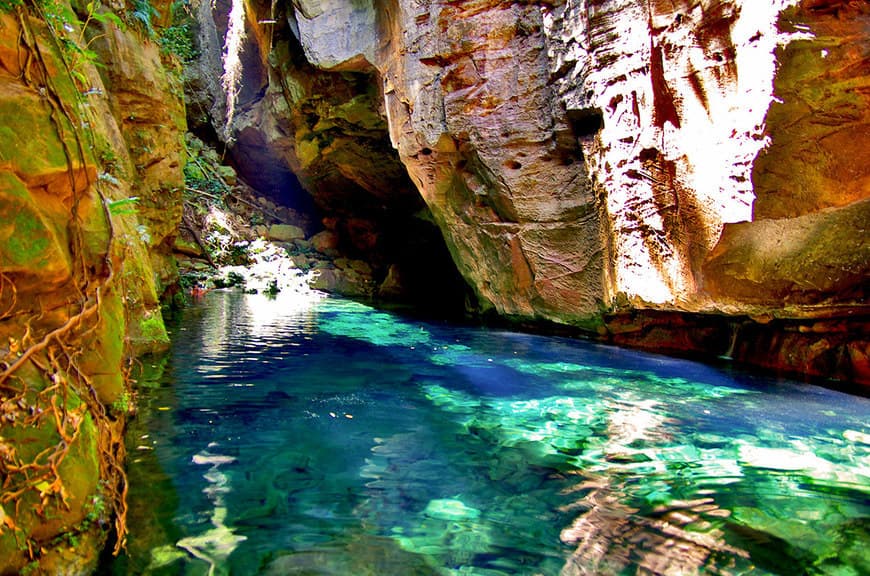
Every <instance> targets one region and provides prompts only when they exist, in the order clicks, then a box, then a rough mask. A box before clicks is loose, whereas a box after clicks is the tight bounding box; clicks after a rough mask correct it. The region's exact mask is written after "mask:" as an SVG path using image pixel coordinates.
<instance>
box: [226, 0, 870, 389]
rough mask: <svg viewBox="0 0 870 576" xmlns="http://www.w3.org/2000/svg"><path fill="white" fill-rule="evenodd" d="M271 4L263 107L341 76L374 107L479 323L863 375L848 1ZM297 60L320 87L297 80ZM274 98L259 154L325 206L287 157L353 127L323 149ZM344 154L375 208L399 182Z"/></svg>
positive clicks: (853, 16) (862, 65)
mask: <svg viewBox="0 0 870 576" xmlns="http://www.w3.org/2000/svg"><path fill="white" fill-rule="evenodd" d="M285 9H286V14H279V16H283V20H282V18H279V21H281V22H279V24H280V25H276V26H278V27H277V28H275V32H276V34H277V36H276V37H278V36H281V34H284V35H285V36H289V38H288V40H287V41H288V46H291V47H293V46H299V48H297V49H295V50H292V49H291V50H289V51H288V52H287V53H284V54H283V55H282V53H279V52H276V51H274V50H273V51H272V56H271V58H273V59H274V61H273V62H272V64H271V70H272V72H271V74H272V76H271V77H270V80H269V86H270V88H268V89H267V91H266V93H267V94H270V93H275V92H274V91H275V88H273V87H272V86H274V84H275V82H278V81H280V82H284V85H283V87H282V92H283V93H284V98H283V99H280V100H278V101H277V102H278V104H280V105H281V106H283V105H284V103H286V102H291V101H292V98H287V96H286V95H287V94H299V93H304V94H305V100H306V101H308V102H323V101H328V100H329V99H330V98H332V96H331V95H332V94H335V93H341V90H342V88H340V86H342V82H343V81H344V80H340V79H345V78H346V75H347V74H352V75H354V74H355V75H357V76H355V78H356V79H357V81H361V82H369V83H370V89H369V91H368V92H367V93H366V96H365V100H364V101H363V100H360V99H357V100H355V102H356V103H358V104H359V105H360V106H361V107H362V108H368V110H369V112H370V113H371V114H375V116H366V115H365V114H362V113H361V112H360V111H359V110H358V112H359V114H356V115H355V116H354V117H355V118H357V119H359V118H371V122H370V124H369V128H370V129H371V131H370V132H369V134H371V135H372V136H374V134H375V133H376V132H377V130H381V129H383V128H382V126H383V127H385V128H386V129H387V130H388V132H389V141H390V143H391V145H392V147H393V148H394V149H395V151H396V153H397V155H398V158H399V159H400V161H401V163H402V164H403V165H404V169H405V170H406V171H407V173H408V175H410V178H411V180H412V181H413V183H414V185H415V186H416V189H417V190H418V191H419V194H420V196H421V197H422V198H423V200H424V201H425V202H426V205H427V206H428V208H429V210H430V211H431V214H432V216H433V219H434V221H435V222H436V223H437V225H438V226H439V228H440V230H441V233H442V234H443V236H444V239H445V241H446V243H447V246H448V248H449V250H450V253H451V255H452V258H453V261H454V263H455V265H456V267H457V268H458V270H459V271H460V273H461V274H462V276H463V277H464V278H465V280H466V281H467V282H468V284H469V285H470V286H471V287H472V289H473V291H474V292H475V295H476V298H477V300H478V301H479V303H480V309H482V310H484V311H486V310H490V311H494V312H496V313H498V314H500V315H503V316H507V317H511V318H514V319H517V320H523V321H524V320H531V321H536V320H546V321H552V322H557V323H560V324H567V325H571V326H575V327H579V328H583V329H586V330H590V331H593V332H594V333H597V334H599V335H600V336H601V337H603V338H606V339H609V340H611V341H614V342H618V343H623V344H631V345H637V346H644V347H648V348H654V349H660V350H667V351H673V352H679V351H690V350H695V351H704V352H706V353H708V354H712V355H722V356H728V357H733V358H736V359H739V360H745V361H749V362H752V363H756V364H763V365H766V366H771V367H774V368H784V369H787V370H791V371H795V372H806V373H814V374H821V375H835V376H837V377H840V378H846V379H855V380H862V381H866V380H867V379H868V378H870V373H868V364H867V356H868V344H867V340H866V338H865V337H864V336H861V334H864V333H866V329H865V328H866V322H867V311H866V307H865V306H864V295H865V292H866V281H865V278H866V277H867V272H868V261H870V258H868V243H867V240H866V233H865V232H864V230H863V228H862V227H861V225H860V224H859V223H860V222H861V221H862V220H863V219H865V217H866V209H865V208H864V201H865V200H866V197H867V195H868V186H867V174H866V168H865V166H866V165H867V162H865V161H863V158H864V156H866V152H864V150H865V149H866V148H867V147H866V143H867V138H868V136H867V133H868V131H867V110H868V107H867V105H866V104H867V102H866V98H867V96H866V95H867V90H866V86H867V78H868V69H867V50H868V48H867V46H868V45H870V43H868V41H867V40H868V38H867V36H868V33H867V30H868V24H867V19H868V15H867V13H868V3H867V2H839V1H821V0H814V1H809V0H806V1H804V2H800V1H799V0H775V1H773V2H765V3H759V2H750V1H748V0H720V1H712V0H704V1H701V0H682V1H679V2H658V1H653V2H647V1H643V2H641V1H640V0H603V1H596V2H592V1H586V0H564V1H557V2H544V3H540V4H529V3H518V2H517V3H511V2H497V1H495V0H476V1H466V2H438V1H434V0H419V1H415V2H407V1H406V0H363V1H356V2H349V1H346V0H331V1H330V2H325V3H324V2H318V3H311V2H304V1H301V0H300V1H297V2H293V3H292V4H289V5H287V6H285ZM284 22H286V26H284V24H283V23H284ZM281 26H284V28H283V31H282V28H281ZM276 46H277V44H276ZM288 55H289V56H288ZM300 57H301V58H302V60H303V61H300ZM288 62H293V66H294V67H295V70H296V71H297V72H296V73H295V74H296V76H294V74H293V73H287V72H286V70H287V69H288V67H287V63H288ZM305 66H309V67H311V70H315V69H316V70H317V72H316V74H318V75H321V74H325V76H320V77H322V78H326V79H327V80H325V83H330V82H331V83H332V84H333V86H331V87H330V88H328V89H327V88H325V86H321V87H317V86H312V85H311V84H308V86H309V87H306V89H305V90H304V91H302V92H300V90H299V89H298V88H294V86H296V85H297V83H298V82H299V81H300V80H299V76H298V74H299V73H302V74H303V75H304V74H308V72H305V71H304V67H305ZM279 70H280V72H279ZM294 78H295V80H293V81H292V82H287V80H288V79H291V80H292V79H294ZM357 89H359V88H357ZM290 108H291V110H290V111H285V112H282V111H281V109H280V106H273V113H272V118H273V119H274V123H275V125H276V126H282V127H283V130H284V133H285V134H288V135H291V136H292V137H293V138H294V139H295V142H294V143H293V144H292V145H287V146H283V148H282V146H279V147H278V149H282V150H283V149H286V150H291V149H292V150H293V152H292V153H290V154H284V153H282V157H284V158H290V159H291V160H290V161H287V160H285V165H286V166H287V167H288V170H290V171H293V172H295V173H296V174H297V175H298V176H299V177H300V180H301V182H302V185H303V187H305V188H306V189H308V190H310V191H313V195H314V197H315V199H317V198H318V197H320V198H329V197H330V196H331V195H332V194H334V190H336V189H340V188H341V186H340V185H336V182H335V181H329V180H326V181H324V182H325V183H324V185H323V186H321V187H320V188H319V189H318V188H317V186H316V185H315V186H312V182H313V180H308V181H306V179H307V178H311V175H312V174H314V173H315V172H314V171H312V170H311V169H310V168H306V167H304V166H302V167H301V169H300V165H301V164H303V163H304V161H305V159H306V158H307V159H309V160H311V159H314V160H318V161H319V159H321V158H325V157H327V156H328V154H329V153H331V152H332V150H334V149H341V146H342V143H343V142H346V140H344V138H345V137H346V136H347V137H350V138H351V139H352V138H355V137H356V136H355V134H358V131H357V130H356V128H355V127H350V126H348V125H347V124H346V123H344V124H343V123H335V122H333V123H330V124H329V125H328V131H327V132H326V133H328V138H326V139H324V140H321V138H322V134H318V130H319V129H322V128H323V126H324V124H323V122H319V123H318V122H314V123H313V124H312V125H311V126H309V127H305V126H304V125H303V123H302V122H300V119H299V116H298V112H295V111H293V110H295V108H294V107H293V106H291V107H290ZM377 116H380V117H381V118H382V120H383V124H379V123H378V122H376V121H375V120H376V118H377ZM264 117H265V116H260V118H264ZM324 117H325V116H324V115H322V114H318V115H317V116H316V117H312V116H310V115H309V116H308V118H316V119H323V118H324ZM282 118H283V119H284V120H283V122H284V124H282ZM288 118H290V119H293V118H297V120H294V121H293V122H290V123H289V124H288V123H287V119H288ZM239 128H240V129H239V131H238V134H239V137H240V139H239V143H240V144H242V145H244V138H245V135H244V128H245V125H244V124H241V125H240V127H239ZM260 133H261V134H262V133H265V132H264V131H263V130H260ZM252 134H253V133H252ZM300 135H301V137H300ZM266 140H268V139H266ZM271 141H273V142H277V141H278V140H277V139H272V140H271ZM332 142H336V143H338V144H332ZM262 149H263V150H267V151H268V150H275V147H273V146H271V145H270V144H269V143H268V142H266V141H263V146H262ZM380 150H382V154H381V156H380V157H381V158H387V157H389V156H390V154H389V151H385V150H383V149H382V148H381V149H380ZM351 164H352V165H353V170H352V175H353V178H352V181H353V183H354V185H355V186H359V187H360V188H363V189H367V190H368V191H369V192H370V193H372V194H375V193H374V190H381V192H380V193H379V194H380V195H378V197H379V198H382V199H384V201H385V203H387V202H391V201H392V200H391V199H389V198H385V197H384V196H383V189H384V186H385V185H386V186H390V182H396V180H394V179H385V178H383V176H382V173H381V171H379V170H378V169H376V168H375V167H374V166H373V165H372V163H368V162H359V161H354V162H352V163H351V162H344V163H339V164H333V166H339V169H338V170H337V171H338V172H339V173H342V174H344V175H347V174H348V173H351V171H350V169H349V168H348V166H349V165H351ZM384 165H386V166H390V170H394V167H395V164H394V161H393V160H390V161H389V162H387V163H385V164H384ZM341 166H344V168H341ZM330 171H331V172H332V173H334V172H336V171H335V170H333V169H331V170H330ZM393 185H394V184H393ZM318 190H319V191H318ZM348 205H349V204H348ZM784 334H785V335H786V336H783V335H784Z"/></svg>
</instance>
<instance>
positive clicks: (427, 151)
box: [420, 148, 432, 156]
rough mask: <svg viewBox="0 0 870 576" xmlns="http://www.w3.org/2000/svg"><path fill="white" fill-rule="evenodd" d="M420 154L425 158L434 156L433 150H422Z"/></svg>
mask: <svg viewBox="0 0 870 576" xmlns="http://www.w3.org/2000/svg"><path fill="white" fill-rule="evenodd" d="M420 154H422V155H423V156H428V155H430V154H432V149H431V148H423V149H422V150H420Z"/></svg>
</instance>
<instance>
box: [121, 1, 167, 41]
mask: <svg viewBox="0 0 870 576" xmlns="http://www.w3.org/2000/svg"><path fill="white" fill-rule="evenodd" d="M127 14H129V16H130V17H131V18H133V20H135V21H136V22H138V23H139V26H140V28H141V29H142V31H143V32H145V35H146V36H148V38H154V37H156V36H157V33H156V32H155V31H154V25H153V24H152V23H151V20H152V19H153V18H160V12H158V11H157V9H156V8H154V6H152V5H151V2H149V1H148V0H133V9H132V10H130V11H129V12H127Z"/></svg>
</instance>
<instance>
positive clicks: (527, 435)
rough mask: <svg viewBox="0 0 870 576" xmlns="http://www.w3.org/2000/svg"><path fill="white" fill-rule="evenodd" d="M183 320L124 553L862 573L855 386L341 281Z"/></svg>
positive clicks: (142, 453) (865, 468) (210, 565)
mask: <svg viewBox="0 0 870 576" xmlns="http://www.w3.org/2000/svg"><path fill="white" fill-rule="evenodd" d="M172 332H173V334H172V336H173V349H172V352H171V354H170V355H169V356H168V358H167V359H166V360H165V362H164V364H163V365H154V366H153V368H154V369H156V370H157V373H158V375H157V376H154V377H153V379H152V380H151V381H149V380H148V379H147V378H143V381H142V387H143V389H142V392H141V394H140V403H141V405H142V410H141V412H140V415H139V417H138V419H137V420H136V421H135V422H134V423H133V424H132V426H131V430H130V442H129V448H128V449H129V452H130V466H129V476H130V481H131V486H132V487H131V491H130V499H131V510H130V514H129V524H130V525H129V529H130V540H129V546H128V554H127V555H126V556H125V557H123V558H121V559H119V560H117V561H116V562H115V563H114V566H113V567H112V570H113V571H114V572H115V573H129V574H139V573H148V574H238V575H245V574H275V575H277V574H336V575H338V574H341V575H378V576H391V575H397V576H398V575H402V576H405V575H411V574H442V575H454V574H455V575H481V576H484V575H502V574H528V575H535V574H542V575H558V574H566V575H572V574H602V575H606V574H694V573H705V574H706V573H709V574H789V575H792V574H832V575H860V574H870V552H868V550H870V536H868V526H870V522H868V516H870V505H868V494H870V430H868V414H870V401H868V400H867V399H864V398H859V397H853V396H848V395H844V394H841V393H838V392H835V391H831V390H827V389H823V388H818V387H815V386H811V385H806V384H801V383H797V382H789V381H781V380H773V379H770V378H765V377H758V376H750V375H747V374H742V373H738V372H733V371H728V370H726V369H723V368H715V367H710V366H706V365H703V364H698V363H693V362H688V361H684V360H675V359H672V358H666V357H660V356H655V355H650V354H643V353H638V352H632V351H626V350H620V349H616V348H612V347H606V346H601V345H596V344H591V343H587V342H581V341H576V340H569V339H563V338H552V337H542V336H534V335H528V334H519V333H515V332H508V331H493V330H486V329H482V328H468V327H457V326H448V325H440V324H433V323H426V322H423V321H419V320H414V319H409V318H403V317H401V316H397V315H394V314H391V313H388V312H384V311H378V310H374V309H371V308H368V307H366V306H363V305H361V304H358V303H353V302H349V301H344V300H337V299H325V300H321V301H317V302H312V301H304V300H299V299H294V298H293V297H291V296H289V295H287V296H281V295H279V296H278V298H276V299H269V298H267V297H266V296H263V295H244V294H241V293H236V292H214V293H210V294H209V295H208V296H207V297H206V298H205V299H204V300H203V301H202V302H199V303H196V304H194V305H193V306H192V307H191V308H189V309H186V310H184V311H183V312H182V313H181V314H180V315H179V318H177V319H176V321H175V323H174V326H173V327H172ZM146 368H151V366H146ZM159 369H164V371H163V372H162V375H160V374H159Z"/></svg>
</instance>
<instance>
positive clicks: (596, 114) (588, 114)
mask: <svg viewBox="0 0 870 576" xmlns="http://www.w3.org/2000/svg"><path fill="white" fill-rule="evenodd" d="M567 114H568V122H570V124H571V129H572V130H573V131H574V136H576V137H577V138H583V137H588V136H595V135H596V134H597V133H598V131H599V130H601V129H602V128H604V114H602V112H601V110H600V109H598V108H583V109H581V110H568V111H567Z"/></svg>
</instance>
